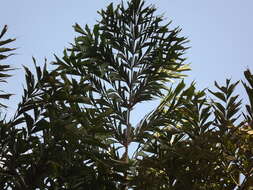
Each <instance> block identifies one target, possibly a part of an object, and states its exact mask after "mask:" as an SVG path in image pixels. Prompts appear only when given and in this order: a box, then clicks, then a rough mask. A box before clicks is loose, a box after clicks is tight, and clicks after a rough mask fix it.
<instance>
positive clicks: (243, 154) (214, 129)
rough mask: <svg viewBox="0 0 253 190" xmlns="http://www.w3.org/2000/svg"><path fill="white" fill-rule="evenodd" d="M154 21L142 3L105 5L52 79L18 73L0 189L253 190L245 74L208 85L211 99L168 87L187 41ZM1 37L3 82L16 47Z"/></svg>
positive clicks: (4, 135)
mask: <svg viewBox="0 0 253 190" xmlns="http://www.w3.org/2000/svg"><path fill="white" fill-rule="evenodd" d="M155 11H156V8H155V7H154V6H146V5H145V1H141V0H132V1H128V2H125V3H124V2H122V3H121V4H119V5H117V6H114V5H113V4H110V5H109V6H108V7H107V8H106V9H105V10H101V11H99V14H100V16H101V19H100V21H98V23H97V24H96V25H95V26H94V27H93V28H90V27H88V26H87V25H86V26H85V27H84V28H82V27H81V26H80V25H78V24H75V25H74V29H75V31H76V32H77V33H78V36H77V37H76V38H75V40H74V42H73V43H72V45H71V47H70V48H68V49H66V50H64V52H63V57H62V58H59V57H58V56H55V61H54V62H53V65H54V69H53V70H51V71H50V70H48V69H47V65H46V63H45V64H44V67H39V66H38V65H37V63H36V60H35V59H33V61H34V65H35V72H32V71H31V70H30V69H29V68H27V67H24V70H25V79H26V85H25V87H24V92H23V96H22V101H21V102H20V103H19V105H18V108H17V111H16V113H15V114H14V115H13V117H12V119H10V120H7V119H5V118H3V119H1V121H0V188H1V189H6V190H7V189H17V190H21V189H48V190H51V189H52V190H53V189H71V190H81V189H90V190H93V189H104V190H107V189H108V190H109V189H110V190H111V189H115V190H116V189H147V190H157V189H160V190H162V189H170V190H182V189H193V190H195V189H199V190H205V189H214V190H220V189H224V190H235V189H239V190H245V189H246V190H250V189H251V188H252V181H253V170H252V168H253V162H252V156H253V155H252V154H253V152H252V150H253V144H252V135H253V115H252V113H253V75H252V74H251V72H250V71H249V70H246V71H245V72H244V76H245V78H246V81H244V82H239V81H238V82H235V83H233V82H232V81H231V80H226V81H225V84H224V85H221V84H219V83H218V82H215V87H216V90H200V91H199V90H197V89H196V88H195V84H194V83H192V84H191V85H189V86H187V85H186V84H185V83H184V81H182V80H181V81H179V82H178V83H177V85H171V84H170V82H171V81H172V80H175V79H180V78H182V77H184V76H185V75H184V74H183V73H182V72H183V71H187V70H189V67H188V65H187V64H186V63H185V60H186V59H185V58H184V53H185V51H186V50H187V46H186V42H187V39H186V38H184V37H181V36H180V29H179V28H171V23H170V22H169V23H167V24H165V23H164V19H163V17H162V16H156V14H155ZM6 31H7V28H6V27H4V29H3V30H2V32H1V34H0V40H1V41H0V46H1V48H0V61H1V66H0V79H1V80H0V82H6V80H5V78H6V77H9V76H10V75H9V74H7V73H6V72H7V71H9V70H10V69H11V68H10V66H9V65H4V64H2V61H3V59H5V58H8V56H10V55H12V54H11V53H9V54H8V52H12V51H13V50H15V49H13V48H2V46H5V45H6V44H8V43H10V42H12V41H14V40H15V39H9V40H2V37H3V36H4V34H5V33H6ZM239 83H242V85H243V86H244V88H245V90H246V93H247V95H248V98H249V103H248V104H247V105H246V109H245V111H244V109H243V108H242V101H241V99H240V96H239V95H237V94H236V93H235V89H236V87H237V86H238V85H239ZM9 97H10V94H6V93H4V94H2V95H1V96H0V98H9ZM155 98H156V99H160V104H159V105H158V106H157V107H156V108H155V109H154V110H153V111H152V112H150V113H148V114H147V115H146V116H145V117H143V118H142V119H141V121H140V122H139V123H138V124H136V125H134V124H133V123H132V114H131V113H132V112H133V110H134V109H135V107H136V105H137V104H140V103H146V102H147V101H151V100H153V99H155ZM1 106H2V107H5V105H4V104H1ZM133 142H135V143H137V145H138V146H137V147H136V149H135V152H134V154H133V155H131V154H130V153H129V148H130V147H131V143H133ZM131 148H133V147H131ZM240 176H241V177H240ZM240 178H241V179H240Z"/></svg>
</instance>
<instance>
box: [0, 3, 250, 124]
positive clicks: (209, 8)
mask: <svg viewBox="0 0 253 190" xmlns="http://www.w3.org/2000/svg"><path fill="white" fill-rule="evenodd" d="M111 2H115V3H117V2H120V1H119V0H115V1H112V0H104V1H102V0H92V1H90V0H87V1H85V0H74V1H69V0H68V1H67V0H36V1H35V0H23V1H21V0H2V2H1V11H0V18H1V19H0V26H3V25H4V24H7V25H8V26H9V32H8V36H9V37H16V38H17V41H16V42H15V44H13V46H15V47H18V48H19V49H18V50H17V51H16V53H17V55H15V56H13V57H12V58H11V59H9V60H7V61H6V62H8V63H11V64H12V65H13V66H14V67H18V68H21V67H22V65H26V66H28V67H32V65H33V64H32V56H34V57H35V58H36V59H37V60H38V63H40V64H42V63H43V60H44V58H47V59H48V62H50V61H52V60H53V54H57V55H58V56H59V57H61V55H62V51H63V49H64V48H65V47H68V46H69V43H71V42H72V41H73V39H74V37H75V33H74V31H73V28H72V25H73V24H74V23H76V22H77V23H79V24H80V25H82V26H84V25H85V24H89V25H93V24H94V23H95V21H96V20H97V19H98V18H99V16H98V14H97V11H98V10H100V9H101V8H105V7H106V5H108V4H109V3H111ZM147 2H148V3H152V4H155V6H156V7H157V8H158V14H161V13H164V16H165V17H166V18H167V19H168V20H172V21H173V26H180V27H181V28H182V35H184V36H187V37H188V39H189V40H190V43H189V46H191V49H189V50H188V52H187V54H186V57H188V62H189V63H191V67H192V71H191V72H188V74H189V75H190V77H189V78H188V79H187V80H188V81H191V80H195V81H196V82H197V84H198V87H199V88H201V89H202V88H205V87H213V81H214V80H217V81H222V82H223V81H225V79H226V78H231V77H232V78H233V79H234V80H239V79H242V78H243V71H244V70H245V69H246V68H250V69H251V70H252V72H253V60H251V58H252V57H251V56H252V55H253V48H252V44H253V36H252V34H253V23H252V18H253V12H252V9H253V1H252V0H241V1H239V0H212V1H211V0H176V1H175V0H147ZM13 74H15V76H14V77H12V78H11V79H10V80H9V81H10V82H9V84H8V85H9V86H8V91H9V92H12V93H14V94H17V95H16V96H15V97H13V98H12V99H11V104H10V111H11V110H14V109H15V105H16V103H17V102H18V100H19V99H20V97H21V93H22V84H23V70H22V69H20V70H17V71H15V72H13ZM238 92H239V93H241V94H242V96H243V91H242V90H240V89H239V91H238ZM151 107H152V105H150V104H147V105H145V106H144V107H140V108H138V111H137V112H138V113H137V114H136V116H135V117H134V118H133V119H134V120H135V121H137V120H139V118H140V115H139V112H140V111H141V110H143V109H145V110H148V109H150V108H151ZM146 108H147V109H146ZM142 113H143V111H142Z"/></svg>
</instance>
